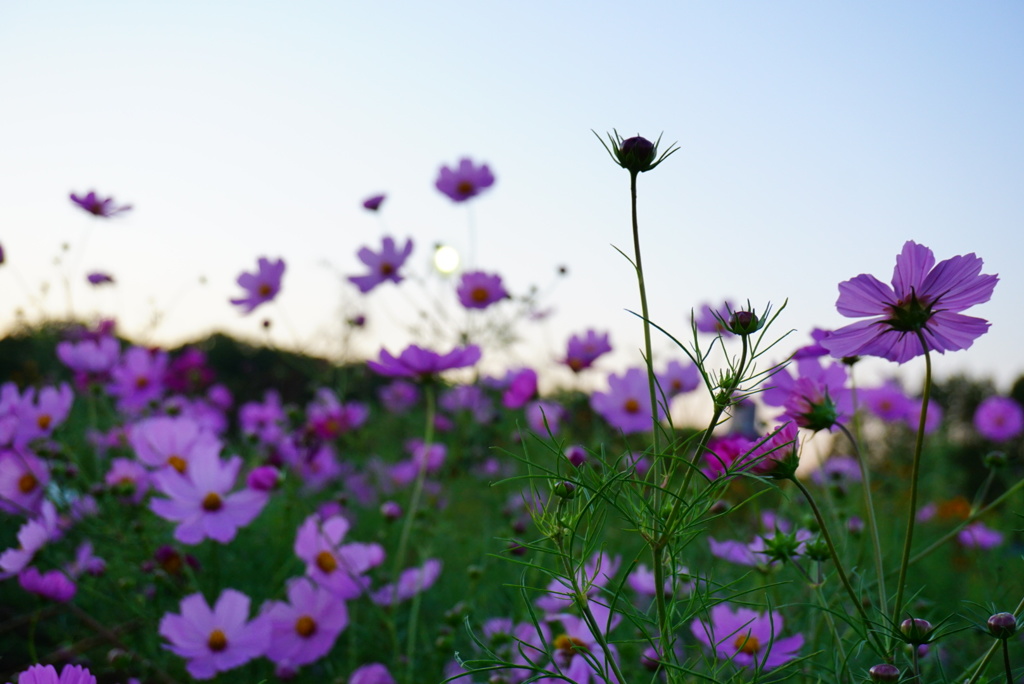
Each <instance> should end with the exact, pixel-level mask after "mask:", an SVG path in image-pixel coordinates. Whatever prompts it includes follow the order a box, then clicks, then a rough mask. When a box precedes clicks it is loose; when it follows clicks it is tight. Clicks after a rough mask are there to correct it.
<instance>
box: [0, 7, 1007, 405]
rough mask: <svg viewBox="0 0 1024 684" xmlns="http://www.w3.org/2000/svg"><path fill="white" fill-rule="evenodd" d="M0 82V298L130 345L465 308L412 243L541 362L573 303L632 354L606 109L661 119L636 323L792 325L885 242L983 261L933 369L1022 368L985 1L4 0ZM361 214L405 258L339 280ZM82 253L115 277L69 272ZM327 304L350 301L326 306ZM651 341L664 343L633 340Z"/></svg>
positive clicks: (882, 367) (298, 335)
mask: <svg viewBox="0 0 1024 684" xmlns="http://www.w3.org/2000/svg"><path fill="white" fill-rule="evenodd" d="M0 94H2V95H0V245H2V246H3V249H4V251H5V255H6V263H5V264H4V265H3V266H2V267H0V292H2V293H3V297H2V298H0V326H3V327H5V328H7V329H10V327H11V326H12V325H13V324H14V322H15V321H16V320H18V317H19V315H20V316H23V317H27V318H29V319H32V320H35V319H37V318H38V317H40V316H50V317H57V316H64V315H67V314H68V313H69V312H70V313H72V314H75V315H79V316H101V315H102V316H116V317H117V319H118V321H119V325H120V328H121V331H122V332H124V333H126V334H128V335H129V336H132V337H133V339H136V340H138V341H139V342H142V343H147V344H157V343H160V344H174V343H178V342H180V341H183V340H190V339H197V338H200V337H202V336H204V335H205V334H208V333H209V332H212V331H215V330H222V331H227V332H230V333H233V334H237V335H241V336H245V337H249V338H253V339H262V338H264V337H265V336H267V335H269V336H270V339H271V340H272V341H273V343H275V344H280V345H283V346H297V347H299V348H303V349H308V350H311V351H323V352H330V353H334V354H339V353H345V354H348V355H356V356H359V355H376V353H377V351H378V350H379V349H380V347H381V346H385V347H388V348H389V349H391V350H392V351H399V350H400V349H401V348H402V347H403V346H404V345H405V344H406V343H408V342H409V341H418V340H420V338H419V336H417V335H413V334H412V333H410V331H409V322H410V321H415V320H417V317H418V316H419V313H418V312H419V311H420V310H423V309H426V310H429V311H434V310H435V308H436V307H440V308H441V309H444V310H445V311H447V312H448V316H449V319H448V320H455V321H463V320H464V319H465V316H464V315H462V314H460V313H459V312H458V310H457V308H456V307H454V301H455V300H454V295H453V294H452V292H451V290H452V283H451V282H450V281H448V282H445V281H443V280H441V279H440V278H439V277H438V276H436V275H430V267H429V260H430V256H431V254H432V251H433V245H435V244H436V243H439V242H443V243H447V244H452V245H453V246H455V247H456V248H458V249H459V250H461V251H462V253H463V263H464V265H466V266H467V267H471V268H477V269H482V270H485V271H489V272H497V273H500V274H501V275H502V277H503V278H504V281H505V284H506V287H507V288H508V289H509V290H510V291H512V292H513V294H520V295H521V294H524V293H526V292H528V291H529V289H530V288H531V287H532V286H536V287H537V288H538V292H539V293H541V294H542V295H543V297H542V298H541V300H540V301H541V307H542V308H545V309H546V308H551V309H552V313H551V315H550V316H549V317H548V318H547V319H545V320H543V321H540V322H530V323H527V322H522V323H519V324H517V325H516V327H515V330H516V331H517V332H518V333H519V334H520V335H521V336H522V337H523V338H525V341H524V342H522V343H521V344H519V345H518V346H516V347H515V348H514V349H513V350H512V351H511V352H508V354H510V355H511V356H512V357H515V358H514V359H513V360H515V361H523V362H529V363H541V362H546V361H552V360H555V359H557V358H558V357H559V356H560V355H564V353H565V352H564V349H565V343H566V340H567V339H568V337H569V335H570V334H573V333H578V332H582V331H584V330H586V329H588V328H596V329H598V330H606V331H609V332H610V334H611V339H612V343H613V345H614V346H615V348H616V352H615V354H614V355H613V356H612V357H611V358H609V359H608V360H606V361H605V362H603V363H604V365H603V368H604V369H605V370H614V369H619V368H623V367H625V366H628V365H638V364H639V363H640V356H639V349H640V348H641V346H642V332H641V327H640V323H639V321H638V319H637V318H636V317H635V316H634V315H633V314H631V313H629V312H630V311H632V310H638V308H639V304H638V295H637V287H636V280H635V276H634V272H633V269H632V267H631V266H630V263H629V262H628V261H627V260H626V259H625V258H624V257H623V256H622V255H621V254H620V253H619V252H618V251H617V250H618V249H621V250H623V251H625V252H627V253H630V252H631V250H632V236H631V231H630V214H629V185H628V180H629V179H628V174H627V173H626V172H625V171H623V170H622V169H619V168H618V167H617V166H615V165H614V164H613V163H612V162H611V160H610V159H609V158H608V155H607V153H606V152H605V151H604V150H603V149H602V148H601V145H600V144H599V143H598V140H597V139H596V138H595V135H594V132H595V131H596V132H597V133H599V134H601V135H604V134H605V133H606V132H608V131H611V130H612V129H617V130H618V131H619V132H620V133H622V134H623V135H624V136H630V135H635V134H641V135H644V136H646V137H649V138H651V139H655V138H657V137H658V136H659V135H663V138H662V144H663V147H664V146H665V145H666V144H668V143H673V142H675V143H677V144H678V147H679V151H678V152H676V153H675V154H674V155H673V156H672V157H670V158H669V159H668V160H667V161H666V162H665V163H664V164H663V165H662V166H660V167H659V168H657V169H656V170H654V171H652V172H650V173H647V174H643V175H642V176H641V177H640V179H639V181H640V182H639V203H640V209H639V217H640V232H641V241H642V248H643V260H644V270H645V274H646V279H647V290H648V295H649V298H650V311H651V318H652V319H653V320H654V321H655V322H656V323H658V324H659V325H661V326H662V327H664V328H666V329H667V330H669V331H671V332H673V333H674V334H676V335H678V336H685V335H687V334H688V326H689V315H690V311H691V309H693V308H695V307H699V306H700V305H701V304H702V303H704V302H721V301H722V300H724V299H726V298H730V299H733V300H736V301H741V302H744V301H746V300H748V299H749V300H750V301H751V302H752V304H753V305H754V306H755V307H759V308H760V307H764V306H765V304H766V303H768V302H771V303H772V305H773V307H775V308H778V306H779V305H780V304H781V303H782V302H784V301H788V305H787V306H786V309H785V311H784V312H783V314H782V315H781V316H780V318H779V321H778V324H777V329H778V331H779V332H780V333H782V332H785V331H786V330H790V329H791V330H793V331H794V332H793V333H792V335H791V337H790V338H789V339H790V340H792V344H788V342H787V343H786V344H787V345H788V346H789V347H790V348H795V347H796V346H798V345H800V344H804V343H805V342H806V341H808V339H809V338H808V331H809V330H810V329H811V328H812V327H816V326H817V327H824V328H835V327H838V326H840V325H843V324H845V323H847V322H850V321H849V320H848V319H844V318H843V317H841V316H840V315H839V314H838V313H837V312H836V309H835V300H836V296H837V292H838V291H837V285H838V283H839V282H841V281H843V280H846V279H848V278H851V277H853V276H856V275H857V274H859V273H872V274H875V275H876V276H878V277H879V278H880V279H881V280H883V281H886V282H887V281H888V280H889V279H890V277H891V273H892V268H893V265H894V260H895V255H896V254H897V253H898V252H899V251H900V249H901V248H902V246H903V244H904V242H905V241H907V240H915V241H917V242H919V243H921V244H924V245H927V246H929V247H931V248H932V249H933V250H934V252H935V254H936V257H937V258H938V259H939V260H941V259H945V258H948V257H951V256H954V255H957V254H965V253H969V252H974V253H976V254H977V255H978V256H980V257H981V258H983V259H984V261H985V269H984V272H985V273H998V274H999V276H1000V283H999V285H998V286H997V287H996V290H995V294H994V296H993V298H992V300H991V301H990V302H989V303H986V304H984V305H981V306H978V307H975V308H974V309H972V310H971V312H970V313H972V314H973V315H977V316H981V317H984V318H986V319H988V320H990V321H991V323H992V327H991V329H990V331H989V332H988V333H987V334H986V335H985V336H983V337H982V338H980V339H979V340H978V341H977V342H976V343H975V345H974V346H973V347H972V348H971V349H970V350H968V351H961V352H956V353H951V354H946V355H945V356H943V357H938V358H937V359H936V362H935V366H936V373H937V374H938V375H939V376H940V377H941V376H943V375H947V376H948V375H951V374H954V373H960V372H967V373H972V374H975V375H978V376H982V377H990V378H992V379H993V380H994V381H995V382H996V384H997V386H998V387H999V388H1001V389H1003V390H1005V389H1007V388H1008V387H1009V385H1010V383H1011V382H1012V381H1013V379H1015V378H1016V377H1017V376H1019V375H1021V374H1022V373H1024V350H1022V348H1021V345H1020V344H1018V340H1020V339H1021V338H1022V337H1024V316H1021V314H1020V304H1021V303H1022V302H1024V276H1022V274H1021V269H1020V267H1019V265H1020V261H1021V257H1022V256H1024V237H1022V230H1021V229H1022V226H1024V192H1021V188H1022V187H1024V127H1022V126H1021V121H1024V4H1021V3H1019V2H1016V1H1002V2H1000V1H992V2H985V3H963V2H952V1H944V0H937V1H935V2H929V3H909V2H891V1H888V0H886V1H884V2H883V1H867V2H858V3H823V2H786V1H780V2H771V3H768V2H761V3H749V2H748V3H740V2H731V1H723V2H714V3H711V2H695V1H688V0H679V1H673V2H636V3H632V4H631V5H630V8H629V10H628V11H626V10H625V8H624V6H623V5H622V4H621V3H614V4H613V3H610V2H588V3H582V2H564V3H539V2H525V3H495V2H481V3H465V2H449V1H446V0H439V1H435V2H430V3H414V2H404V3H402V2H396V3H384V2H381V3H368V2H337V1H335V2H319V1H313V0H310V1H305V2H303V1H296V2H256V1H250V2H244V3H243V2H218V1H216V0H212V1H211V0H206V1H203V2H198V1H193V0H179V1H177V2H174V3H155V2H138V1H137V0H131V1H128V0H126V1H120V2H117V1H112V0H111V1H107V0H90V2H87V3H83V2H72V1H70V0H68V1H57V0H53V1H51V0H32V1H21V0H5V1H4V2H3V3H0ZM463 157H469V158H471V159H473V160H474V161H475V162H477V163H487V164H488V165H489V167H490V169H491V170H492V171H493V173H494V175H495V176H496V182H495V184H494V186H493V187H491V188H490V189H488V190H487V191H486V192H485V193H483V194H481V195H480V196H479V197H476V198H474V199H473V200H472V201H470V202H467V203H465V204H459V205H457V204H454V203H452V202H451V201H450V200H449V199H448V198H446V197H445V196H444V195H442V194H440V193H439V192H438V191H437V190H436V189H435V187H434V181H435V179H436V177H437V174H438V170H439V169H440V167H441V166H442V165H454V164H456V163H457V162H458V160H459V159H461V158H463ZM90 189H94V190H96V191H97V192H99V193H100V194H101V195H103V196H113V197H114V198H115V199H116V201H118V202H124V203H130V204H132V205H133V209H132V211H130V212H127V213H125V214H123V215H121V216H119V217H116V218H114V219H111V220H108V221H101V220H97V219H94V218H93V217H91V216H89V215H87V214H85V213H84V212H81V211H80V210H77V209H76V208H75V207H74V206H73V205H72V204H71V203H70V201H69V200H68V193H70V192H78V193H84V192H86V191H88V190H90ZM376 193H386V194H387V199H386V200H385V203H384V205H383V206H382V208H381V211H380V212H379V213H378V214H372V213H370V212H367V211H365V210H364V209H363V208H362V206H361V202H362V201H363V200H364V199H365V198H366V197H368V196H370V195H373V194H376ZM384 235H393V236H394V237H396V238H397V239H399V240H404V239H405V238H412V239H413V241H414V243H415V246H416V247H415V251H414V253H413V256H412V258H411V260H410V262H409V264H408V268H407V270H408V272H409V276H410V277H409V278H408V279H407V280H406V281H405V282H404V283H402V285H400V286H394V285H390V284H388V285H385V286H382V287H381V288H378V290H375V291H374V292H372V293H371V294H370V295H369V296H366V297H363V296H361V295H360V294H359V293H358V291H357V290H356V289H355V288H354V287H353V286H352V285H350V284H348V283H347V282H346V281H345V277H346V276H349V275H358V274H360V273H362V272H364V270H365V269H364V268H363V267H362V265H361V264H360V263H359V261H358V260H357V258H356V252H357V250H358V249H359V248H360V247H362V246H370V247H372V248H374V249H377V248H378V247H379V245H380V240H381V238H382V237H383V236H384ZM470 235H473V238H472V239H471V238H470V237H469V236H470ZM470 245H472V247H470ZM65 246H66V247H65ZM470 251H471V252H472V254H470V253H469V252H470ZM260 256H267V257H270V258H283V259H284V260H285V261H286V263H287V270H286V272H285V276H284V282H283V286H282V291H281V295H280V297H279V298H278V300H277V301H276V302H275V303H273V304H271V305H267V306H265V307H263V308H261V309H257V311H256V312H255V313H253V314H252V315H250V316H245V315H243V314H241V313H240V311H239V310H238V309H237V307H233V306H231V304H230V303H229V301H228V300H229V299H231V298H232V297H238V296H240V295H241V290H240V288H239V287H238V285H237V284H236V283H235V279H236V278H237V276H238V275H239V274H240V273H241V272H243V271H247V270H253V269H254V267H255V264H256V259H257V258H258V257H260ZM560 267H565V269H566V270H567V274H566V275H565V276H564V277H560V276H558V275H557V271H558V269H559V268H560ZM96 270H99V271H106V272H108V273H110V274H112V275H113V276H114V277H115V278H116V280H117V284H116V285H115V286H114V287H108V288H91V287H89V286H88V285H86V284H85V279H84V276H85V274H86V273H88V272H91V271H96ZM417 274H418V276H417ZM44 289H45V294H44ZM500 306H502V307H505V309H504V310H503V311H501V312H498V313H495V314H494V316H496V317H499V318H500V317H509V316H511V315H512V310H513V308H514V306H513V305H512V303H511V302H507V303H503V304H502V305H500ZM354 313H364V314H366V316H367V320H368V326H367V328H366V329H365V330H363V331H360V332H359V333H358V334H357V335H353V336H349V335H347V334H345V333H344V332H343V331H344V330H345V326H344V325H343V321H344V319H345V318H346V317H348V316H350V315H352V314H354ZM265 318H269V319H270V320H272V322H273V323H272V326H271V329H270V331H269V332H267V331H266V330H264V328H263V326H262V325H261V323H262V320H263V319H265ZM477 324H478V325H480V324H481V323H480V322H479V321H478V322H477ZM424 341H425V340H424ZM654 348H655V355H656V356H657V357H658V358H659V359H665V360H667V359H669V358H675V357H679V356H680V354H679V353H678V352H677V351H675V350H674V349H673V345H672V344H671V343H670V342H669V341H668V340H667V339H666V338H664V337H656V340H655V345H654ZM781 349H782V348H781V347H780V351H781ZM507 360H508V359H506V361H507ZM918 361H920V360H918ZM875 368H876V372H877V373H879V374H896V375H897V376H899V377H901V378H905V379H906V380H908V381H911V380H913V379H914V378H918V377H919V376H920V373H921V364H920V363H914V362H911V363H908V364H906V365H905V366H903V367H898V366H896V365H895V364H891V363H888V362H884V361H879V362H878V363H877V364H876V366H875Z"/></svg>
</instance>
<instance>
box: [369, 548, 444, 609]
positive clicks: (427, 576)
mask: <svg viewBox="0 0 1024 684" xmlns="http://www.w3.org/2000/svg"><path fill="white" fill-rule="evenodd" d="M441 568H442V563H441V560H440V559H439V558H428V559H427V560H425V561H424V562H423V565H422V566H420V567H417V568H407V569H405V570H403V571H402V573H401V574H400V575H399V576H398V581H397V582H395V583H394V584H385V585H384V586H383V587H381V588H380V589H377V590H376V591H374V592H373V593H372V594H371V595H370V599H371V600H372V601H373V602H374V603H376V604H377V605H378V606H393V605H395V604H396V603H401V602H402V601H408V600H409V599H411V598H412V597H413V596H415V595H416V594H418V593H420V592H423V591H426V590H427V589H429V588H430V587H432V586H434V582H436V581H437V578H438V577H440V576H441Z"/></svg>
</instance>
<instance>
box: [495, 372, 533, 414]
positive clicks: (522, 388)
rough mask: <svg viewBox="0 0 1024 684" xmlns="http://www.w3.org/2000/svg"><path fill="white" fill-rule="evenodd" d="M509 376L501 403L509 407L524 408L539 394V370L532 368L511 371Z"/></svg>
mask: <svg viewBox="0 0 1024 684" xmlns="http://www.w3.org/2000/svg"><path fill="white" fill-rule="evenodd" d="M509 378H510V380H509V383H508V387H506V388H505V392H504V393H503V394H502V395H501V404H502V406H504V407H505V408H507V409H517V408H522V407H523V406H525V405H526V402H528V401H530V400H531V399H533V398H534V396H536V394H537V371H535V370H533V369H532V368H523V369H521V370H517V371H510V372H509Z"/></svg>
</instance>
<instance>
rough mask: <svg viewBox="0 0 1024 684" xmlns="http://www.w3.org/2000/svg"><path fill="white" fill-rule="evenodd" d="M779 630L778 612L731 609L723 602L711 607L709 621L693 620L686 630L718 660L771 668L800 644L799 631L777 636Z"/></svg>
mask: <svg viewBox="0 0 1024 684" xmlns="http://www.w3.org/2000/svg"><path fill="white" fill-rule="evenodd" d="M782 630H783V622H782V615H781V614H780V613H778V612H776V611H770V612H768V613H758V612H756V611H753V610H751V609H749V608H736V609H735V610H734V609H732V608H730V607H729V606H727V605H725V604H722V603H720V604H718V605H716V606H714V607H712V608H711V611H710V620H709V621H708V622H705V621H703V620H694V621H693V622H692V623H690V631H691V632H692V633H693V635H694V636H695V637H696V638H697V640H698V641H700V642H701V643H702V644H704V646H705V647H707V648H708V649H711V650H712V651H714V652H715V655H716V656H717V657H718V658H719V659H721V660H728V661H731V662H733V663H735V664H736V665H739V666H740V667H754V666H755V665H757V666H759V667H760V668H761V669H763V670H772V669H775V668H777V667H779V666H780V665H785V664H786V663H788V662H789V661H790V660H792V659H793V658H795V657H796V655H797V652H798V651H799V650H800V648H801V647H803V645H804V637H803V635H802V634H797V635H795V636H791V637H786V638H783V639H780V638H778V637H779V635H780V634H781V633H782Z"/></svg>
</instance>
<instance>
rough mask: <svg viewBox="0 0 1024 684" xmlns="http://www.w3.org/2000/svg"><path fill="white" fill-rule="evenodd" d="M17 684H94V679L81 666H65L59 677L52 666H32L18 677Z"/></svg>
mask: <svg viewBox="0 0 1024 684" xmlns="http://www.w3.org/2000/svg"><path fill="white" fill-rule="evenodd" d="M18 684H96V677H95V676H94V675H93V674H92V673H91V672H89V670H88V669H87V668H84V667H82V666H81V665H65V666H64V667H63V669H61V671H60V676H59V677H58V676H57V670H56V669H55V668H54V667H53V665H32V666H31V667H29V668H28V669H27V670H25V671H24V672H22V673H21V674H19V675H18Z"/></svg>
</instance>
